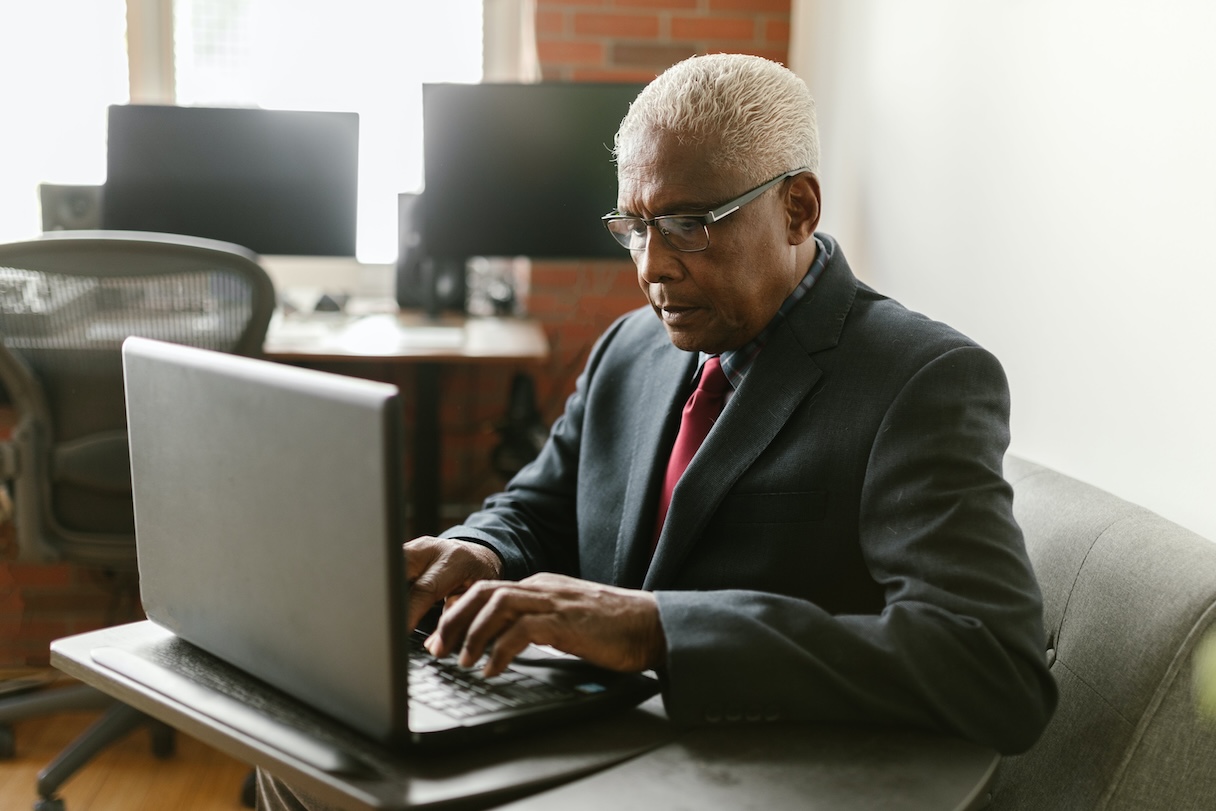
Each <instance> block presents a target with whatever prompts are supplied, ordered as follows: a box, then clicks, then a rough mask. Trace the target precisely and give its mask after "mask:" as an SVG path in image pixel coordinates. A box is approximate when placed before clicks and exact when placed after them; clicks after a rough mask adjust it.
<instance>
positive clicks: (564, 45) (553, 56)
mask: <svg viewBox="0 0 1216 811" xmlns="http://www.w3.org/2000/svg"><path fill="white" fill-rule="evenodd" d="M536 51H537V54H538V55H539V57H540V60H541V62H568V63H571V64H576V65H577V64H583V65H587V64H599V63H602V62H603V61H604V46H603V45H602V44H601V43H598V42H585V41H575V40H569V39H545V38H540V37H538V38H537V43H536Z"/></svg>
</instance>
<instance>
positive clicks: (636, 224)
mask: <svg viewBox="0 0 1216 811" xmlns="http://www.w3.org/2000/svg"><path fill="white" fill-rule="evenodd" d="M809 171H811V170H810V169H806V168H802V169H791V170H790V171H788V172H786V173H784V174H781V175H777V177H775V178H773V179H772V180H770V181H768V182H767V183H762V184H760V185H759V186H757V187H756V188H754V189H752V190H751V191H747V192H744V193H743V194H742V195H740V196H738V197H736V198H735V199H734V200H731V201H730V202H729V203H723V204H722V205H721V206H719V207H717V208H715V209H714V210H713V211H710V212H709V213H708V214H664V215H662V216H659V217H654V218H652V219H646V218H645V217H631V216H629V215H628V214H621V213H620V212H618V211H614V212H612V213H611V214H605V215H604V216H603V217H601V218H600V219H602V220H603V222H604V226H605V227H606V228H607V229H608V233H610V234H612V236H613V237H615V238H616V241H617V242H619V243H621V246H622V247H623V248H625V249H627V250H630V251H644V250H646V244H647V242H648V241H649V238H650V228H651V227H652V226H653V227H654V228H657V229H658V231H659V233H660V234H662V235H663V241H664V242H666V243H667V245H668V247H670V248H672V249H673V250H677V251H680V252H682V253H696V252H697V251H703V250H705V249H706V248H708V247H709V226H710V224H711V223H715V222H717V221H718V220H721V219H723V218H724V217H728V216H730V215H731V214H734V213H735V212H736V211H738V210H739V209H741V208H743V207H744V206H745V205H747V204H748V203H750V202H751V201H752V200H755V199H756V198H757V197H759V196H760V195H762V194H764V193H765V192H766V191H768V190H769V189H771V188H772V187H773V186H776V185H777V184H778V183H780V182H781V181H783V180H785V179H786V178H790V177H793V176H794V175H800V174H802V173H803V172H809Z"/></svg>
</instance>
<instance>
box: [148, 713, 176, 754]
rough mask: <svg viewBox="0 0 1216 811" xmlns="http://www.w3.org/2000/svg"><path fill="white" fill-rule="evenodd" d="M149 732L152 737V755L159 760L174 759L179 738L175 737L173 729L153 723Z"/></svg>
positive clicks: (157, 722) (156, 722)
mask: <svg viewBox="0 0 1216 811" xmlns="http://www.w3.org/2000/svg"><path fill="white" fill-rule="evenodd" d="M149 731H150V732H151V736H152V755H153V756H154V757H156V758H157V759H159V760H165V759H167V758H171V757H173V754H174V752H176V751H177V738H176V737H175V735H174V732H173V727H171V726H169V725H167V724H162V723H160V722H159V721H153V722H152V727H151V729H150V730H149Z"/></svg>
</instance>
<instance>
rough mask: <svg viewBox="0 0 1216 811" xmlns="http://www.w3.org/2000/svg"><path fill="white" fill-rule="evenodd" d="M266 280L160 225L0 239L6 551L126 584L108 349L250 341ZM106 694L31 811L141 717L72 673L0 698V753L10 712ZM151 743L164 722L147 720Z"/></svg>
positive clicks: (125, 505)
mask: <svg viewBox="0 0 1216 811" xmlns="http://www.w3.org/2000/svg"><path fill="white" fill-rule="evenodd" d="M273 309H274V286H273V284H272V283H271V281H270V278H269V277H268V276H267V275H266V272H265V270H263V268H262V267H261V265H259V264H258V262H257V257H256V256H255V255H254V254H253V253H251V252H250V251H248V250H246V249H244V248H242V247H239V246H237V245H231V244H228V243H223V242H216V241H214V240H207V239H198V238H194V237H185V236H175V235H169V234H152V233H135V232H120V231H61V232H55V233H47V234H43V235H42V236H41V237H38V238H35V239H30V240H26V241H22V242H13V243H9V244H0V344H2V345H0V385H3V387H4V389H5V391H6V392H7V394H8V397H9V400H10V402H11V403H12V405H13V407H14V408H15V410H16V412H17V424H16V426H15V427H14V429H13V432H12V438H11V439H10V440H8V441H6V442H3V443H0V476H2V477H3V481H4V483H5V484H7V485H8V486H11V489H12V501H13V505H14V521H15V531H16V539H17V550H18V553H17V554H18V560H28V561H57V560H61V561H69V562H73V563H77V564H81V565H85V566H89V567H94V568H97V569H101V570H103V571H106V572H109V573H114V574H116V575H117V576H120V577H127V578H129V579H130V581H131V583H134V579H135V570H136V558H135V520H134V511H133V508H132V502H131V472H130V459H129V455H128V450H127V436H126V407H125V402H124V397H123V376H122V358H121V353H120V347H121V345H122V342H123V340H124V339H125V338H126V337H127V336H129V335H140V336H143V337H147V338H156V339H160V340H164V341H172V342H175V343H182V344H190V345H192V346H199V347H204V348H207V349H214V350H219V351H224V352H233V353H238V354H245V355H256V354H258V353H260V351H261V347H262V341H263V339H264V338H265V334H266V328H267V325H268V323H269V321H270V316H271V313H272V312H273ZM97 706H109V709H107V710H106V712H105V713H104V714H103V716H102V717H101V719H100V720H98V721H97V723H96V724H94V726H92V727H90V728H89V729H88V730H86V731H85V732H84V733H83V734H82V735H81V736H80V738H78V739H77V740H76V741H74V742H73V743H72V745H71V746H69V747H68V748H67V749H65V750H64V751H63V752H62V753H61V754H60V755H59V756H58V757H57V758H56V759H55V761H54V762H52V763H51V764H50V765H48V766H47V767H46V768H45V769H44V770H43V771H42V772H41V773H40V774H39V777H38V787H37V788H38V795H39V797H40V798H41V799H40V800H39V801H38V802H37V803H36V804H35V806H34V807H35V809H36V811H59V810H60V809H62V808H63V802H62V800H60V799H58V798H56V797H55V794H56V792H57V791H58V789H59V787H60V786H61V785H62V784H63V783H64V782H65V781H66V780H67V779H68V778H69V777H71V776H72V774H74V773H75V772H76V771H77V770H78V769H79V768H81V767H82V766H83V765H84V764H85V763H86V762H87V761H88V760H90V759H91V758H92V757H93V756H94V755H96V754H97V753H99V752H100V751H101V750H102V749H104V748H105V747H106V746H108V745H109V744H110V743H111V742H113V741H115V740H117V739H118V738H120V737H122V736H123V735H125V734H126V733H127V732H129V731H131V730H132V729H134V728H135V727H137V726H139V725H141V724H143V723H146V722H149V721H150V720H151V719H148V718H147V717H146V716H143V715H141V714H140V713H138V712H136V711H135V710H132V709H131V708H129V707H127V706H125V705H122V704H119V703H116V702H113V701H111V700H109V699H107V698H105V697H104V696H102V694H101V693H99V692H97V691H95V690H93V689H92V688H89V687H86V686H83V685H80V686H76V687H69V688H61V689H54V690H39V691H34V692H31V693H26V694H22V695H18V696H14V697H10V698H5V699H0V757H3V756H10V757H11V755H12V753H13V738H12V728H11V726H10V725H11V724H12V722H14V721H16V720H18V719H21V718H25V717H29V716H32V715H41V714H45V713H49V712H59V711H64V710H69V709H79V708H82V707H97ZM153 729H154V732H153V751H154V753H156V754H158V755H166V754H168V752H170V751H171V750H172V733H171V731H170V730H169V729H168V728H167V727H163V726H157V725H154V726H153Z"/></svg>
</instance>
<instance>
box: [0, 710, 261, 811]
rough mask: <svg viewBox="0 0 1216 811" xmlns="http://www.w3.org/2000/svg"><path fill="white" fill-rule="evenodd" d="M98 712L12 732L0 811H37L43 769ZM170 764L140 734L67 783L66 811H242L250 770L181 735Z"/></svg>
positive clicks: (0, 767) (25, 724) (28, 723)
mask: <svg viewBox="0 0 1216 811" xmlns="http://www.w3.org/2000/svg"><path fill="white" fill-rule="evenodd" d="M97 716H98V713H91V712H75V713H63V714H60V715H56V716H52V717H47V718H38V719H27V720H24V721H20V722H18V723H17V724H16V725H15V727H14V732H15V737H16V748H17V754H16V757H15V758H14V759H13V760H7V761H0V811H31V809H33V807H34V801H35V799H36V794H35V791H34V784H35V781H36V779H37V774H38V771H39V770H40V769H41V768H42V767H44V766H45V765H46V764H47V763H48V762H49V761H50V760H51V759H52V758H53V757H54V756H55V755H56V753H58V752H59V751H60V750H61V749H62V748H63V747H64V746H66V745H67V744H68V743H69V742H70V741H71V740H72V739H73V738H75V737H76V735H77V734H78V733H79V732H81V731H82V730H83V729H84V728H85V727H87V726H88V725H89V724H90V723H92V721H93V720H94V719H96V718H97ZM176 740H177V751H176V754H174V755H173V756H172V757H170V758H168V759H166V760H158V759H156V758H155V757H153V755H152V751H151V745H150V743H149V736H148V732H147V730H145V729H140V730H136V731H135V732H133V733H132V734H131V735H129V736H128V737H127V738H125V739H123V740H121V741H119V742H118V743H116V744H114V745H113V746H111V747H110V748H109V750H107V751H106V752H105V753H104V754H102V755H100V756H98V757H97V758H96V759H95V760H93V761H92V762H90V763H89V764H88V765H87V766H85V768H84V769H82V770H81V771H79V772H77V773H76V775H75V776H74V777H73V778H72V779H71V780H69V781H68V782H67V784H66V785H64V787H63V790H62V792H61V793H60V797H61V798H62V799H63V800H64V801H65V805H66V811H239V810H240V809H242V808H243V806H242V805H241V803H240V790H241V784H242V782H243V781H244V779H245V775H246V774H248V773H249V767H248V766H245V765H243V764H242V763H240V762H238V761H235V760H233V759H231V758H229V757H227V756H226V755H222V754H220V753H219V752H216V751H215V750H214V749H211V748H209V747H206V746H204V745H203V744H201V743H199V742H198V741H196V740H194V739H192V738H188V737H186V736H185V735H181V734H180V733H179V734H178V735H177V737H176Z"/></svg>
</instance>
